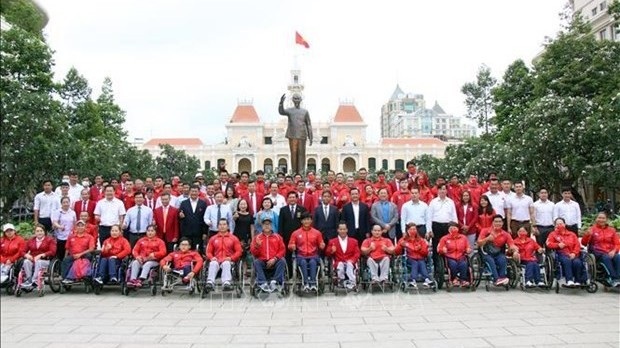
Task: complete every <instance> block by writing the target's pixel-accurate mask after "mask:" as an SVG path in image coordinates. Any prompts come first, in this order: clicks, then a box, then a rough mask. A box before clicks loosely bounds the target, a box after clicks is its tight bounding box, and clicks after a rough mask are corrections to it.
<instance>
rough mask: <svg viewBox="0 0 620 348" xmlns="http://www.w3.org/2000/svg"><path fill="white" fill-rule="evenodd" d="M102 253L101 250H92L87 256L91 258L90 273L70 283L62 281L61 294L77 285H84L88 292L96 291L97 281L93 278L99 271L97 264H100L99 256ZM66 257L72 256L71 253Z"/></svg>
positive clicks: (85, 290)
mask: <svg viewBox="0 0 620 348" xmlns="http://www.w3.org/2000/svg"><path fill="white" fill-rule="evenodd" d="M100 253H101V251H99V250H95V251H93V252H91V253H90V254H89V256H87V258H88V259H89V260H90V275H87V276H84V277H82V278H81V279H76V280H73V281H71V282H70V283H65V282H64V281H61V282H60V293H61V294H64V293H66V292H68V291H71V289H73V288H74V287H75V286H78V285H82V286H83V288H84V292H85V293H87V294H89V293H90V292H91V291H94V283H95V282H94V281H93V278H94V275H95V273H96V272H97V266H98V261H99V257H98V256H99V254H100ZM66 257H71V256H70V255H69V256H66ZM72 267H73V266H72ZM67 271H68V270H67Z"/></svg>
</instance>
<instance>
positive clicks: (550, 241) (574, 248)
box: [547, 230, 581, 255]
mask: <svg viewBox="0 0 620 348" xmlns="http://www.w3.org/2000/svg"><path fill="white" fill-rule="evenodd" d="M560 243H564V245H565V246H564V248H562V249H560V246H559V244H560ZM547 247H549V249H554V250H557V252H559V253H560V254H563V255H569V254H575V255H579V253H580V251H581V247H580V245H579V240H578V239H577V236H576V235H575V234H574V233H573V232H571V231H569V230H564V232H563V233H561V232H559V231H558V230H553V231H552V232H551V233H549V236H547Z"/></svg>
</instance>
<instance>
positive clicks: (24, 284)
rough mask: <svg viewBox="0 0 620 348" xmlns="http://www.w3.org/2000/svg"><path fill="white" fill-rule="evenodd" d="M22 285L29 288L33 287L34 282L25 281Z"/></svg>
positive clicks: (23, 287)
mask: <svg viewBox="0 0 620 348" xmlns="http://www.w3.org/2000/svg"><path fill="white" fill-rule="evenodd" d="M20 287H21V288H22V289H28V288H32V282H31V281H25V282H23V283H22V284H21V285H20Z"/></svg>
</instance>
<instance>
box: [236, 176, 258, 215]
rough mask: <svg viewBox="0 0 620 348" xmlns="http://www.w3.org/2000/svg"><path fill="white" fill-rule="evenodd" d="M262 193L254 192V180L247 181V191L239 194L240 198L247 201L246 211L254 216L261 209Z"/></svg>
mask: <svg viewBox="0 0 620 348" xmlns="http://www.w3.org/2000/svg"><path fill="white" fill-rule="evenodd" d="M263 197H264V196H263V195H262V194H260V193H258V192H256V182H254V181H250V182H248V192H246V193H245V194H243V195H241V198H242V199H245V200H246V201H247V202H248V211H249V212H250V215H251V216H254V214H256V213H257V212H258V211H259V210H260V209H261V202H262V201H263Z"/></svg>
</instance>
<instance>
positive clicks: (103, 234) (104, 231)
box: [99, 225, 133, 248]
mask: <svg viewBox="0 0 620 348" xmlns="http://www.w3.org/2000/svg"><path fill="white" fill-rule="evenodd" d="M111 229H112V226H101V225H99V245H103V242H104V241H105V240H106V239H108V238H110V230H111ZM132 248H133V246H132Z"/></svg>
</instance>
